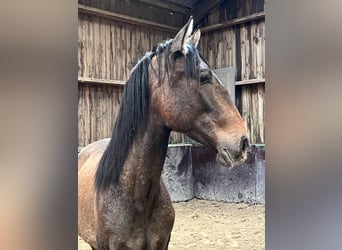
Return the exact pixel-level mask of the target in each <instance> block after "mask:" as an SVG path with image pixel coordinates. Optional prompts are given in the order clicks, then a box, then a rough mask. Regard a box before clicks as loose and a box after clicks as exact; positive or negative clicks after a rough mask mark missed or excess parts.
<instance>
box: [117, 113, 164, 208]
mask: <svg viewBox="0 0 342 250" xmlns="http://www.w3.org/2000/svg"><path fill="white" fill-rule="evenodd" d="M154 116H155V115H154V114H150V119H149V122H148V126H147V129H146V130H145V132H144V133H142V134H141V135H140V136H138V137H137V138H136V140H135V142H134V143H133V145H132V148H131V150H130V152H129V155H128V157H127V160H126V162H125V164H124V169H123V176H122V177H123V180H124V182H123V184H124V186H125V187H126V190H127V193H128V195H130V196H131V197H133V199H134V200H135V202H137V204H138V203H139V201H140V202H141V206H143V207H145V206H148V204H149V201H151V200H152V199H153V198H154V197H155V195H156V194H158V192H159V186H160V178H161V172H162V169H163V165H164V161H165V156H166V152H167V146H168V140H169V135H170V130H169V129H167V128H165V127H163V126H162V125H160V124H157V123H156V122H153V121H154V120H155V119H154Z"/></svg>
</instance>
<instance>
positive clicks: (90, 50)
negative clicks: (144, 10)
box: [78, 13, 174, 146]
mask: <svg viewBox="0 0 342 250" xmlns="http://www.w3.org/2000/svg"><path fill="white" fill-rule="evenodd" d="M173 35H174V34H173V33H170V32H165V31H161V30H157V29H149V28H146V27H140V26H138V25H133V24H127V23H124V22H119V21H114V20H109V19H107V18H104V17H99V16H93V15H90V14H84V13H79V18H78V76H79V77H82V78H87V79H104V80H120V81H126V80H127V79H128V76H129V73H130V71H131V69H132V68H133V67H134V65H135V64H136V63H137V61H138V60H139V58H141V57H142V56H143V55H144V54H145V53H146V52H147V51H150V50H151V49H152V48H153V46H154V45H155V44H156V43H157V42H160V41H162V40H165V39H168V38H170V37H172V36H173ZM78 89H79V96H78V135H79V136H78V138H79V139H78V144H79V146H85V145H87V144H89V143H91V142H94V141H96V140H99V139H102V138H107V137H110V136H111V131H112V128H113V125H114V122H115V119H116V114H117V113H118V108H119V105H120V100H121V94H122V91H123V86H120V85H110V84H95V83H84V82H81V81H79V82H78Z"/></svg>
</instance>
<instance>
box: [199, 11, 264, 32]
mask: <svg viewBox="0 0 342 250" xmlns="http://www.w3.org/2000/svg"><path fill="white" fill-rule="evenodd" d="M264 18H265V12H264V11H262V12H258V13H255V14H252V15H248V16H244V17H239V18H235V19H232V20H230V21H227V22H224V23H217V24H213V25H210V26H206V27H203V28H201V32H209V31H213V30H218V29H223V28H227V27H231V26H234V25H238V24H242V23H247V22H251V21H254V20H259V19H264Z"/></svg>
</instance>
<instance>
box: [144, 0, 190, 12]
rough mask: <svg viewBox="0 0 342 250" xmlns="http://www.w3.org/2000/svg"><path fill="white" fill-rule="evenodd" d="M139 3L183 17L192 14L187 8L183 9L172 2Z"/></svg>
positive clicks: (148, 0) (147, 1) (151, 1)
mask: <svg viewBox="0 0 342 250" xmlns="http://www.w3.org/2000/svg"><path fill="white" fill-rule="evenodd" d="M139 2H141V3H144V4H147V5H150V6H154V7H157V8H159V9H164V10H168V11H170V12H176V13H180V14H182V15H188V14H189V12H190V10H189V9H188V8H187V7H183V6H180V5H178V4H175V3H172V2H166V1H155V0H139Z"/></svg>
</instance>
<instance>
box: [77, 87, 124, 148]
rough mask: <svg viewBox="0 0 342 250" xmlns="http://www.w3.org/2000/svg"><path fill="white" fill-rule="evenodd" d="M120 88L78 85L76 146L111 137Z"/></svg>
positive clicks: (119, 98)
mask: <svg viewBox="0 0 342 250" xmlns="http://www.w3.org/2000/svg"><path fill="white" fill-rule="evenodd" d="M122 90H123V87H122V86H108V85H100V84H96V85H95V84H91V83H79V84H78V93H79V96H78V145H79V146H86V145H88V144H89V143H91V142H94V141H96V140H99V139H102V138H107V137H110V136H111V133H112V129H113V125H114V121H115V119H116V116H117V113H118V111H119V107H120V101H121V95H122Z"/></svg>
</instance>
